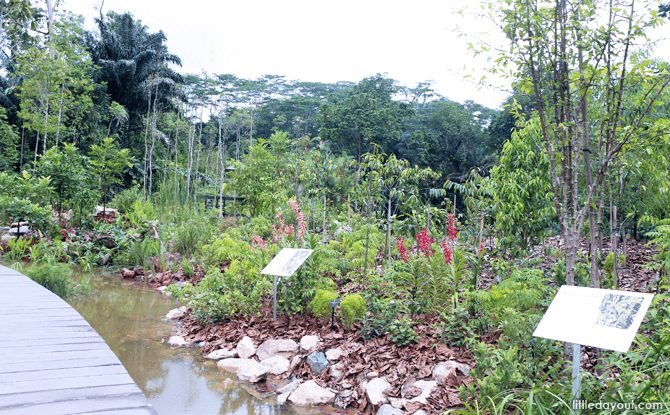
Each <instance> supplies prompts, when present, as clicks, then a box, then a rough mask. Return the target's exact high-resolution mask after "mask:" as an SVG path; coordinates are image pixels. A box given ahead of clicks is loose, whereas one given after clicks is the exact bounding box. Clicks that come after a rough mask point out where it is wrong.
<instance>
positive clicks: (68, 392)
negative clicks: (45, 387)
mask: <svg viewBox="0 0 670 415" xmlns="http://www.w3.org/2000/svg"><path fill="white" fill-rule="evenodd" d="M138 393H141V392H140V388H138V387H137V385H134V384H133V385H116V386H98V387H94V388H79V389H61V390H50V391H39V392H28V393H19V394H16V395H6V396H3V397H2V399H0V413H2V410H3V409H7V408H11V407H16V406H22V405H26V403H28V404H30V405H34V404H44V403H49V402H63V401H71V400H73V399H97V398H101V397H105V396H128V395H137V394H138Z"/></svg>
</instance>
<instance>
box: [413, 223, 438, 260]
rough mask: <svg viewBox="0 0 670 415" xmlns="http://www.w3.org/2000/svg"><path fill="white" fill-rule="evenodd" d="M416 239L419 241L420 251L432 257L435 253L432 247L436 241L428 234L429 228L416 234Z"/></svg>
mask: <svg viewBox="0 0 670 415" xmlns="http://www.w3.org/2000/svg"><path fill="white" fill-rule="evenodd" d="M416 240H417V241H419V251H421V252H423V254H424V255H425V256H426V257H430V256H432V255H433V254H434V253H435V252H434V251H433V248H432V247H431V245H433V242H435V241H434V240H433V238H431V237H430V235H429V234H428V229H424V230H422V231H421V232H419V234H418V235H417V236H416Z"/></svg>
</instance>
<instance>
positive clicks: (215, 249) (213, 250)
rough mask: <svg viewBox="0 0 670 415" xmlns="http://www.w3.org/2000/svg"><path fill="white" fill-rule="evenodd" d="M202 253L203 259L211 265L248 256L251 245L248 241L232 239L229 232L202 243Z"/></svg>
mask: <svg viewBox="0 0 670 415" xmlns="http://www.w3.org/2000/svg"><path fill="white" fill-rule="evenodd" d="M202 254H203V257H204V258H205V261H206V262H207V263H208V264H210V265H213V264H219V263H221V262H224V261H227V262H230V261H233V260H235V259H237V260H239V259H242V258H245V257H248V256H249V255H251V247H250V246H249V243H248V242H246V241H242V240H238V239H233V237H232V236H231V235H230V234H228V233H226V234H223V235H222V236H221V237H220V238H216V239H214V241H212V243H211V244H208V245H204V246H203V247H202Z"/></svg>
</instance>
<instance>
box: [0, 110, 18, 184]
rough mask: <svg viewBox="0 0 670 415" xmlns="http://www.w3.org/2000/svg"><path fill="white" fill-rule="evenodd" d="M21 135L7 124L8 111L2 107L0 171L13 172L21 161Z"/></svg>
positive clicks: (0, 120) (0, 116)
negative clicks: (19, 145) (19, 146)
mask: <svg viewBox="0 0 670 415" xmlns="http://www.w3.org/2000/svg"><path fill="white" fill-rule="evenodd" d="M18 144H19V135H18V134H17V133H16V128H15V127H14V126H12V125H10V124H9V123H8V122H7V110H6V109H5V108H4V107H0V171H5V172H7V171H12V170H14V166H15V165H16V163H17V162H18V161H19V148H18Z"/></svg>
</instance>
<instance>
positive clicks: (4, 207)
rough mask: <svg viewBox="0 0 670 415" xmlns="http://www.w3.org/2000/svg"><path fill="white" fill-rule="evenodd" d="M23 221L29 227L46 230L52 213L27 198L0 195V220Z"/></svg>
mask: <svg viewBox="0 0 670 415" xmlns="http://www.w3.org/2000/svg"><path fill="white" fill-rule="evenodd" d="M10 217H11V218H13V220H14V221H25V222H28V223H30V224H31V227H33V228H35V229H39V230H43V231H46V230H47V229H48V228H49V227H50V226H52V225H53V223H52V214H51V211H50V210H49V209H46V208H43V207H40V206H38V205H36V204H34V203H32V202H31V201H30V200H28V199H19V198H16V197H4V196H0V221H2V222H5V223H6V222H8V221H9V218H10Z"/></svg>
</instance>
